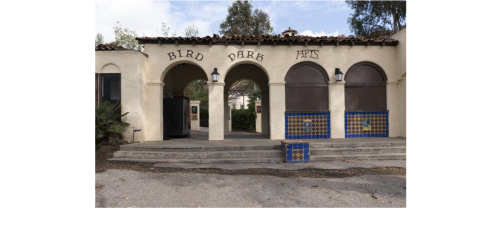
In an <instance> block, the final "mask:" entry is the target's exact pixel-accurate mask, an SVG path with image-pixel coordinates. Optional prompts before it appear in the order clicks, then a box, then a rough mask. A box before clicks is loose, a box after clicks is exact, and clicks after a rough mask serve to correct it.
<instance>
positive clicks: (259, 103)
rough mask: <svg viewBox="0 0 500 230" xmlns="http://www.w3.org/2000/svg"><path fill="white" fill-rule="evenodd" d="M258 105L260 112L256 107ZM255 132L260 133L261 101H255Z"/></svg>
mask: <svg viewBox="0 0 500 230" xmlns="http://www.w3.org/2000/svg"><path fill="white" fill-rule="evenodd" d="M259 106H260V113H259V110H258V109H257V108H258V107H259ZM253 109H255V114H256V117H255V132H257V133H262V103H261V101H255V108H253Z"/></svg>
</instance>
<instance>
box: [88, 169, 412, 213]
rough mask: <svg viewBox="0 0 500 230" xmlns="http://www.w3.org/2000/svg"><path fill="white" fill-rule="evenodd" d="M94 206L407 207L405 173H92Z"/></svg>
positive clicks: (116, 170)
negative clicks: (293, 175) (335, 175)
mask: <svg viewBox="0 0 500 230" xmlns="http://www.w3.org/2000/svg"><path fill="white" fill-rule="evenodd" d="M95 196H96V197H95V198H96V204H95V205H96V207H162V208H165V207H169V208H170V207H193V208H198V207H203V208H204V207H266V208H270V207H403V208H404V207H406V176H404V175H361V176H354V177H347V178H284V177H277V176H266V175H219V174H197V173H155V172H141V171H132V170H121V169H110V170H107V171H105V172H101V173H96V195H95Z"/></svg>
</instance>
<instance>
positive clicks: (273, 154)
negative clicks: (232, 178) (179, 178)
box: [113, 150, 281, 159]
mask: <svg viewBox="0 0 500 230" xmlns="http://www.w3.org/2000/svg"><path fill="white" fill-rule="evenodd" d="M113 157H114V158H147V159H222V158H263V159H264V158H277V157H281V151H280V150H246V151H215V152H162V151H117V152H115V153H114V154H113Z"/></svg>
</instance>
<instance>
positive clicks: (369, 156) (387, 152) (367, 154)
mask: <svg viewBox="0 0 500 230" xmlns="http://www.w3.org/2000/svg"><path fill="white" fill-rule="evenodd" d="M310 151H311V158H310V160H311V161H335V160H406V141H404V142H361V143H311V150H310Z"/></svg>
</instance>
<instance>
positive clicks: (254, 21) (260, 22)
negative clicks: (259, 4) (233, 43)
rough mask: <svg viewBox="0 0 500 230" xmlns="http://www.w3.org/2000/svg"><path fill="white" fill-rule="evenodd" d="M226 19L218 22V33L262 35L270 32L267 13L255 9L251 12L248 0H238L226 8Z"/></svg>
mask: <svg viewBox="0 0 500 230" xmlns="http://www.w3.org/2000/svg"><path fill="white" fill-rule="evenodd" d="M227 12H228V15H227V16H226V20H225V21H223V22H222V23H221V24H220V31H219V32H220V34H223V35H224V36H233V35H235V34H236V35H257V36H259V35H262V34H266V35H267V34H272V33H273V27H271V20H270V17H269V15H268V14H267V13H266V12H264V11H262V10H258V9H256V10H255V11H253V12H252V5H251V4H250V3H249V2H248V1H241V0H238V1H236V2H233V5H232V6H230V7H228V9H227Z"/></svg>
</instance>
